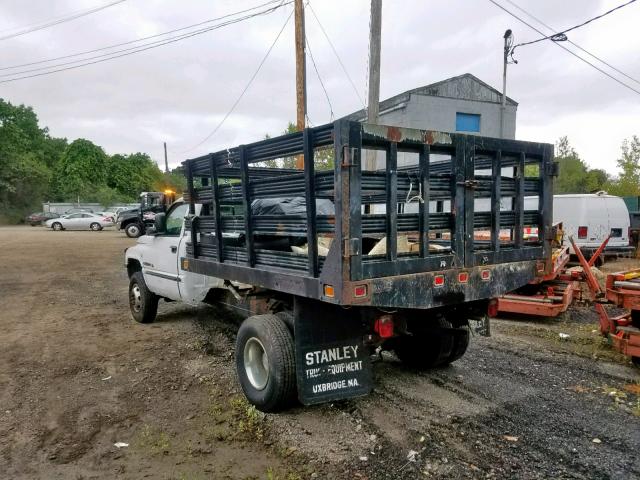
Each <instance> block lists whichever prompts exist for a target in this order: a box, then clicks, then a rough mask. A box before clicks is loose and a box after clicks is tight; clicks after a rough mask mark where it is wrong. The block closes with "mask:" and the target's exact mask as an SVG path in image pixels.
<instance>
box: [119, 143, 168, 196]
mask: <svg viewBox="0 0 640 480" xmlns="http://www.w3.org/2000/svg"><path fill="white" fill-rule="evenodd" d="M162 177H163V175H162V172H161V171H160V169H159V168H158V165H156V163H155V162H154V161H153V160H151V157H149V155H147V154H146V153H139V152H138V153H134V154H131V155H120V154H116V155H113V156H112V157H111V158H109V161H108V163H107V185H108V186H109V187H110V188H112V189H114V190H116V191H117V192H120V193H121V194H122V195H124V196H126V197H128V198H130V199H135V198H137V197H138V195H140V192H142V191H145V190H150V189H151V187H152V186H155V185H158V184H161V183H162Z"/></svg>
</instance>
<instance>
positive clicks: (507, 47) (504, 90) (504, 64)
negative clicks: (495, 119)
mask: <svg viewBox="0 0 640 480" xmlns="http://www.w3.org/2000/svg"><path fill="white" fill-rule="evenodd" d="M503 38H504V55H503V62H502V104H501V105H500V138H504V115H505V112H506V109H507V64H508V63H509V61H508V60H509V50H511V44H512V42H513V39H512V36H511V30H507V31H506V32H504V37H503Z"/></svg>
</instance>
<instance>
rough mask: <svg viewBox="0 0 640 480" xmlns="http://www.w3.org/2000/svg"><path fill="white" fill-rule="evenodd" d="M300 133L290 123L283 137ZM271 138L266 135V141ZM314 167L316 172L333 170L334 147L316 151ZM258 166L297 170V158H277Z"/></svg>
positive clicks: (260, 163)
mask: <svg viewBox="0 0 640 480" xmlns="http://www.w3.org/2000/svg"><path fill="white" fill-rule="evenodd" d="M297 131H298V128H297V127H296V125H295V123H293V122H289V124H288V125H287V128H286V129H285V130H284V131H283V132H282V135H288V134H290V133H295V132H297ZM268 138H271V136H270V135H269V134H267V135H265V139H268ZM313 159H314V162H313V163H314V166H315V169H316V170H333V165H334V153H333V147H323V148H319V149H316V150H315V152H314V155H313ZM258 166H260V167H268V168H289V169H294V168H296V157H283V158H275V159H272V160H265V161H264V162H259V163H258Z"/></svg>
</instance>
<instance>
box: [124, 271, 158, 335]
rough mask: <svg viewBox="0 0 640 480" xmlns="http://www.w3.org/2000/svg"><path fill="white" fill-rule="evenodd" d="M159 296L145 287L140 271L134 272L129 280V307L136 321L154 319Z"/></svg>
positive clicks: (142, 321)
mask: <svg viewBox="0 0 640 480" xmlns="http://www.w3.org/2000/svg"><path fill="white" fill-rule="evenodd" d="M159 299H160V298H159V297H158V296H157V295H156V294H155V293H153V292H152V291H151V290H149V288H148V287H147V284H146V283H145V281H144V277H143V276H142V272H135V273H134V274H133V275H131V280H130V281H129V308H130V309H131V316H132V317H133V319H134V320H135V321H136V322H139V323H151V322H153V321H154V320H155V319H156V313H157V312H158V300H159Z"/></svg>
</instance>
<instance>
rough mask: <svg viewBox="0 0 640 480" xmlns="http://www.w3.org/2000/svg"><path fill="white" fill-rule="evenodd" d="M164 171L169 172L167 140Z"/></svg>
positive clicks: (165, 143)
mask: <svg viewBox="0 0 640 480" xmlns="http://www.w3.org/2000/svg"><path fill="white" fill-rule="evenodd" d="M164 172H165V173H169V160H168V159H167V142H164Z"/></svg>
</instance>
